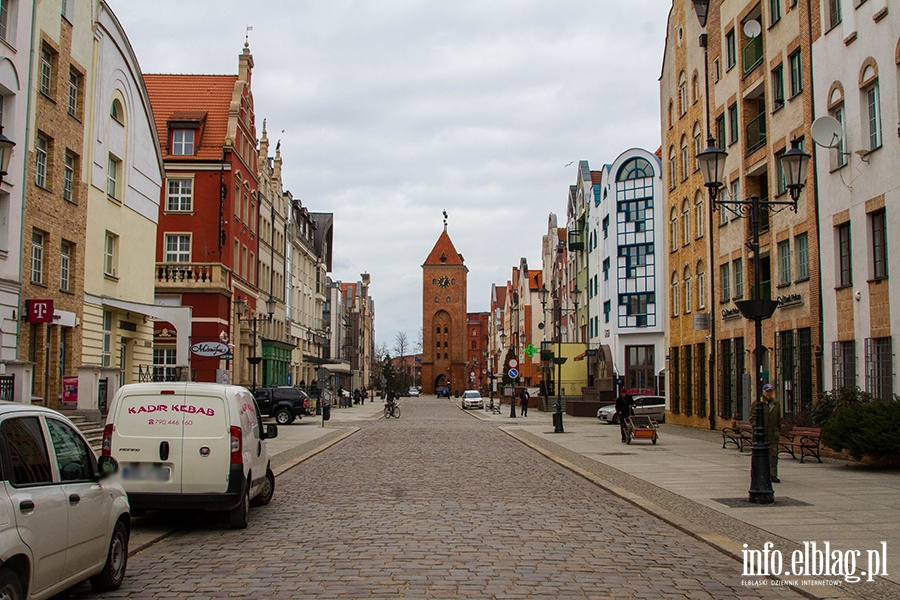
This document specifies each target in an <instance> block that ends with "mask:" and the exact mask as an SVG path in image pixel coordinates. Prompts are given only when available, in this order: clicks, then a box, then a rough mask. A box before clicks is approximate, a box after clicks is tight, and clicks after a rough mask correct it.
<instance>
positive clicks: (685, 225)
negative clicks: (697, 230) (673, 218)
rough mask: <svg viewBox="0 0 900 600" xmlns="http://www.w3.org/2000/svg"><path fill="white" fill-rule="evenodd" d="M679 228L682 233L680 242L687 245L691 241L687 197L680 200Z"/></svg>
mask: <svg viewBox="0 0 900 600" xmlns="http://www.w3.org/2000/svg"><path fill="white" fill-rule="evenodd" d="M681 229H682V233H683V234H684V238H683V240H682V244H684V245H685V246H687V245H688V244H690V243H691V211H690V207H689V206H688V201H687V198H685V199H684V200H682V201H681Z"/></svg>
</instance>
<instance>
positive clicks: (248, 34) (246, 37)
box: [244, 25, 253, 47]
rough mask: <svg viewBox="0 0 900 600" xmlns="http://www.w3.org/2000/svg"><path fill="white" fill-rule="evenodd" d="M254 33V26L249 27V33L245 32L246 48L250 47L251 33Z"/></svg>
mask: <svg viewBox="0 0 900 600" xmlns="http://www.w3.org/2000/svg"><path fill="white" fill-rule="evenodd" d="M251 31H253V26H252V25H247V31H246V32H244V46H248V47H249V46H250V32H251Z"/></svg>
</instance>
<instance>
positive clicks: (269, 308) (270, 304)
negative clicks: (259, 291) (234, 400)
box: [234, 296, 275, 390]
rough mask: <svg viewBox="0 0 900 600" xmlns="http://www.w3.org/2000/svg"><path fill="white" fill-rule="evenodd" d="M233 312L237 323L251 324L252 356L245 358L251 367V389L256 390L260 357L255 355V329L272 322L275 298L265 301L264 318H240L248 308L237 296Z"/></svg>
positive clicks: (244, 301) (270, 297)
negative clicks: (263, 323) (260, 323)
mask: <svg viewBox="0 0 900 600" xmlns="http://www.w3.org/2000/svg"><path fill="white" fill-rule="evenodd" d="M234 305H235V312H236V313H237V320H238V323H251V329H252V331H253V356H249V357H247V362H249V363H250V365H251V371H252V374H251V376H252V378H253V384H252V385H253V387H252V389H253V390H255V389H256V365H258V364H259V363H260V362H262V357H261V356H257V355H256V327H257V323H259V322H269V321H271V320H272V317H273V315H274V314H275V298H273V297H272V296H269V299H268V300H266V313H267V315H266V316H264V317H260V316H257V315H254V316H252V317H243V318H242V317H241V315H243V314H244V311H245V310H247V309H248V308H249V307H248V306H247V301H246V300H244V299H243V298H241V297H240V296H238V297H237V298H236V299H235V301H234Z"/></svg>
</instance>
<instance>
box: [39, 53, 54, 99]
mask: <svg viewBox="0 0 900 600" xmlns="http://www.w3.org/2000/svg"><path fill="white" fill-rule="evenodd" d="M53 59H54V53H53V51H51V50H50V48H48V47H47V46H46V45H45V44H43V45H41V78H40V90H41V93H42V94H44V95H45V96H50V94H51V93H52V92H53V62H54V60H53Z"/></svg>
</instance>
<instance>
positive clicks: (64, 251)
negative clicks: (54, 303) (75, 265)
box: [59, 241, 72, 292]
mask: <svg viewBox="0 0 900 600" xmlns="http://www.w3.org/2000/svg"><path fill="white" fill-rule="evenodd" d="M71 267H72V244H70V243H69V242H65V241H64V242H62V243H61V244H60V245H59V289H60V291H62V292H70V291H72V290H71V284H70V282H69V277H70V273H71Z"/></svg>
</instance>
